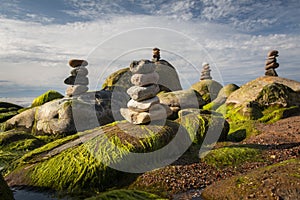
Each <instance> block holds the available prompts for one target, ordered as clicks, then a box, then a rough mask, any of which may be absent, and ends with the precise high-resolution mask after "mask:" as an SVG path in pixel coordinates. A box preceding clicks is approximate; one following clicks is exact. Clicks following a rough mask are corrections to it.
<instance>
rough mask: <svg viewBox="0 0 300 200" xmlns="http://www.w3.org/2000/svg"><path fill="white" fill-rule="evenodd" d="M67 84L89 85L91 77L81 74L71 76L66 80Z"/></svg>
mask: <svg viewBox="0 0 300 200" xmlns="http://www.w3.org/2000/svg"><path fill="white" fill-rule="evenodd" d="M64 83H65V84H67V85H88V84H89V79H88V78H87V77H81V76H69V77H68V78H66V79H65V80H64Z"/></svg>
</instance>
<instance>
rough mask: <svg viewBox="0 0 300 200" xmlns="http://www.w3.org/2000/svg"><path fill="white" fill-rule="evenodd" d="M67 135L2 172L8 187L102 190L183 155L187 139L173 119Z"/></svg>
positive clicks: (115, 126)
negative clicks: (160, 122)
mask: <svg viewBox="0 0 300 200" xmlns="http://www.w3.org/2000/svg"><path fill="white" fill-rule="evenodd" d="M75 136H77V137H75ZM70 137H72V138H71V139H70V140H68V141H67V142H66V140H65V139H61V140H60V141H63V144H59V142H58V141H55V142H52V143H49V144H47V145H45V146H43V147H41V148H39V149H35V150H34V151H33V152H29V153H28V154H25V155H24V156H23V157H22V158H21V159H20V160H19V162H18V163H17V164H16V166H17V167H16V170H14V171H13V172H12V173H10V174H9V175H8V176H7V180H8V183H9V185H10V186H20V185H26V186H37V187H46V188H51V189H55V190H60V191H68V192H72V193H81V192H97V191H102V190H104V189H105V188H107V187H110V186H113V185H115V184H118V182H120V181H121V180H123V181H124V180H127V179H128V174H130V173H140V172H143V171H147V170H151V169H153V168H158V167H159V166H164V165H167V164H169V163H170V162H172V159H173V160H175V159H176V158H178V157H179V156H180V154H181V153H182V152H180V151H179V149H178V147H180V146H181V147H182V146H184V145H186V144H184V143H188V144H189V142H190V141H189V137H188V134H187V133H186V131H185V130H184V129H181V128H180V126H179V124H177V123H175V122H172V121H167V122H166V123H165V125H159V124H158V125H157V124H150V125H140V126H135V125H132V124H129V123H127V122H120V123H113V124H109V125H106V126H103V127H98V128H95V129H93V130H89V131H86V132H83V133H80V134H76V135H74V136H69V138H70ZM76 138H77V139H76ZM182 150H183V151H185V150H186V149H182Z"/></svg>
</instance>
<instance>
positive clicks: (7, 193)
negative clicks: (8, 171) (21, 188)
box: [0, 175, 14, 200]
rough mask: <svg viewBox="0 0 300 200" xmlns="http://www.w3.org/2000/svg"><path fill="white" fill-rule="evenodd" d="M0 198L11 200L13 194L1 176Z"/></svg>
mask: <svg viewBox="0 0 300 200" xmlns="http://www.w3.org/2000/svg"><path fill="white" fill-rule="evenodd" d="M0 198H1V199H3V200H13V199H14V197H13V193H12V191H11V190H10V189H9V187H8V186H7V184H6V182H5V180H4V179H3V177H2V175H0Z"/></svg>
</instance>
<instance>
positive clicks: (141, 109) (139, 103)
mask: <svg viewBox="0 0 300 200" xmlns="http://www.w3.org/2000/svg"><path fill="white" fill-rule="evenodd" d="M155 68H156V67H155V64H154V62H151V61H148V60H141V61H139V62H136V61H134V62H132V63H131V65H130V71H131V73H132V74H133V75H132V77H131V83H132V84H134V86H133V87H131V88H129V89H128V90H127V93H128V94H129V95H130V96H133V97H134V99H131V100H130V101H129V102H128V103H127V108H121V109H120V112H121V115H122V116H123V117H124V118H125V119H126V120H127V121H129V122H130V123H133V124H144V123H148V122H150V121H154V120H160V119H166V118H167V117H168V116H169V115H170V114H172V111H171V110H170V108H169V107H168V106H163V105H158V104H159V99H158V98H157V97H156V94H157V93H158V92H159V90H158V89H157V88H158V87H159V86H158V85H157V83H158V80H159V75H158V73H157V72H155V71H154V70H155ZM138 94H140V95H138ZM146 97H147V98H146Z"/></svg>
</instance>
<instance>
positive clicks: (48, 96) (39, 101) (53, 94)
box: [31, 90, 64, 107]
mask: <svg viewBox="0 0 300 200" xmlns="http://www.w3.org/2000/svg"><path fill="white" fill-rule="evenodd" d="M63 97H64V96H63V95H62V94H60V93H59V92H57V91H54V90H49V91H47V92H45V93H44V94H42V95H40V96H38V97H37V98H35V99H34V100H33V102H32V104H31V107H36V106H40V105H43V104H44V103H47V102H49V101H52V100H55V99H61V98H63Z"/></svg>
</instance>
